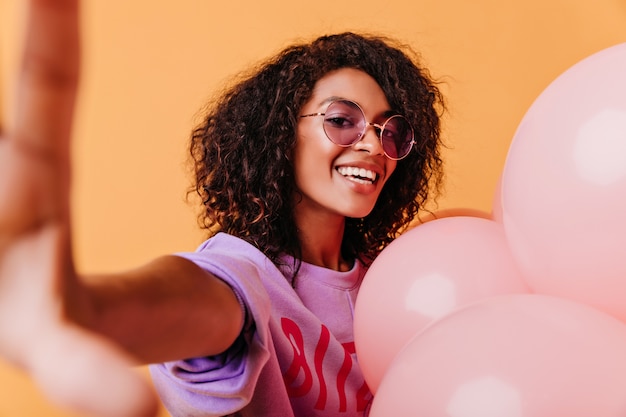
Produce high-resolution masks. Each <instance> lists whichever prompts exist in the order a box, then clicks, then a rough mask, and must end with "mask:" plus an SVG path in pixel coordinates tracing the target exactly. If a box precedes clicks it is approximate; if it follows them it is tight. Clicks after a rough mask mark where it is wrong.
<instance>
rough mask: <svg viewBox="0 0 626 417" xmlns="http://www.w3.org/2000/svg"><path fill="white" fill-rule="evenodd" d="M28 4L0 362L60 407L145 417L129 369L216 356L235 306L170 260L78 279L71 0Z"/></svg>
mask: <svg viewBox="0 0 626 417" xmlns="http://www.w3.org/2000/svg"><path fill="white" fill-rule="evenodd" d="M28 6H29V11H28V22H27V27H26V29H27V30H26V41H25V49H24V54H23V60H22V65H21V71H20V75H19V81H18V82H19V85H18V88H17V95H16V101H15V103H14V104H13V113H12V114H14V118H13V120H10V121H7V123H6V124H5V125H4V126H1V128H3V129H2V131H1V132H0V134H1V136H0V355H2V356H3V357H4V358H5V359H7V360H9V361H10V362H12V363H14V364H15V365H17V366H19V367H21V368H22V369H24V370H25V371H26V372H28V373H29V374H30V375H31V376H32V377H33V378H34V379H35V380H36V381H37V382H38V384H39V385H40V387H41V388H42V390H43V391H44V392H45V393H46V394H47V395H48V396H49V397H51V399H52V400H53V401H55V402H57V403H59V404H60V405H62V406H65V407H68V408H71V409H73V410H75V411H79V412H82V413H87V414H89V415H95V416H103V417H104V416H107V417H108V416H111V417H113V416H114V417H120V416H122V417H123V416H129V417H130V416H149V415H152V414H154V413H155V412H156V404H157V402H156V400H155V398H154V394H153V393H152V391H151V390H150V388H149V387H148V385H147V384H146V382H145V381H144V380H143V379H142V378H141V377H139V376H138V375H135V374H134V373H133V372H131V371H130V370H129V367H130V366H132V365H133V364H135V363H136V360H137V359H138V360H139V361H142V362H152V361H160V360H165V359H173V358H182V357H188V356H195V355H202V354H211V353H217V352H218V351H220V350H223V349H224V348H225V347H227V346H228V345H229V344H230V343H232V341H233V340H234V338H235V337H236V335H237V332H238V331H239V327H240V326H241V320H242V317H241V310H240V308H239V306H238V304H237V300H236V299H235V297H234V295H233V293H232V291H230V289H229V288H228V287H226V286H225V285H224V284H223V283H221V282H220V281H219V280H217V279H216V278H214V277H212V276H208V275H207V274H206V273H205V272H204V271H202V270H200V269H199V268H198V267H196V266H195V265H193V264H191V263H190V262H188V261H186V260H184V259H182V258H177V257H174V256H168V257H163V258H159V259H157V260H155V261H154V262H152V263H150V264H148V265H146V266H144V267H142V268H139V269H137V270H135V271H131V272H129V273H126V274H121V275H119V276H116V277H91V278H90V279H89V280H84V281H81V280H79V279H78V277H77V275H76V273H75V271H74V267H73V262H72V251H71V242H70V221H69V220H70V207H69V193H70V160H69V142H70V136H71V127H72V120H73V111H74V102H75V97H76V91H77V88H78V78H79V61H80V57H79V55H80V48H79V24H78V14H79V11H78V1H77V0H30V1H29V3H28ZM92 278H93V279H92ZM199 323H200V324H201V325H199Z"/></svg>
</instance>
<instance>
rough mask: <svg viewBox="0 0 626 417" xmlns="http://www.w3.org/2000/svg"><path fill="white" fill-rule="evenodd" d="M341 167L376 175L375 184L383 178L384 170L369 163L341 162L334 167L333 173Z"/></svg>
mask: <svg viewBox="0 0 626 417" xmlns="http://www.w3.org/2000/svg"><path fill="white" fill-rule="evenodd" d="M341 167H356V168H361V169H366V170H370V171H372V172H374V173H376V182H378V181H380V180H382V179H383V178H384V177H385V168H384V167H382V166H380V165H379V164H377V163H375V162H371V161H363V160H353V161H346V162H341V163H339V164H337V165H335V171H336V170H337V169H339V168H341Z"/></svg>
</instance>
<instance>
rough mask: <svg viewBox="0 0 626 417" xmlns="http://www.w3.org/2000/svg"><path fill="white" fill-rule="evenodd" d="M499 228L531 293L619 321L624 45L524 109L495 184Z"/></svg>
mask: <svg viewBox="0 0 626 417" xmlns="http://www.w3.org/2000/svg"><path fill="white" fill-rule="evenodd" d="M501 205H502V223H503V224H504V228H505V232H506V235H507V238H508V241H509V243H510V245H511V250H512V252H513V253H514V256H515V258H516V260H517V261H518V263H519V264H520V267H521V269H522V271H523V273H524V276H525V278H526V280H527V282H528V284H529V285H530V287H531V288H532V289H533V290H534V291H535V292H540V293H544V294H551V295H556V296H560V297H565V298H571V299H574V300H577V301H580V302H583V303H587V304H590V305H592V306H594V307H596V308H598V309H602V310H604V311H606V312H608V313H611V314H613V315H615V316H616V317H618V318H620V319H622V320H626V256H625V255H626V252H625V251H626V221H625V220H624V215H625V214H626V43H624V44H620V45H617V46H614V47H612V48H609V49H605V50H603V51H601V52H599V53H596V54H594V55H592V56H590V57H589V58H587V59H585V60H583V61H581V62H579V63H578V64H576V65H574V66H573V67H572V68H570V69H569V70H568V71H566V72H565V73H563V74H562V75H561V76H560V77H558V78H557V79H556V80H555V81H554V82H553V83H552V84H550V85H549V86H548V88H547V89H546V90H545V91H544V92H543V93H542V94H541V95H540V96H539V97H538V98H537V100H536V101H535V102H534V103H533V104H532V106H531V107H530V109H529V111H528V113H527V114H526V115H525V116H524V119H523V120H522V123H521V125H520V126H519V128H518V130H517V132H516V135H515V137H514V139H513V142H512V144H511V148H510V150H509V154H508V156H507V160H506V163H505V167H504V171H503V176H502V189H501Z"/></svg>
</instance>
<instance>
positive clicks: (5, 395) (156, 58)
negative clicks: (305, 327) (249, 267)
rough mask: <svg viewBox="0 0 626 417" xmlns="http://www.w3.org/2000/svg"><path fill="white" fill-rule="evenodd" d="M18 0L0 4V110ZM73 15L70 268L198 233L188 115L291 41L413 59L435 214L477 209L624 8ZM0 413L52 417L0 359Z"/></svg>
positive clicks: (210, 9) (153, 10)
mask: <svg viewBox="0 0 626 417" xmlns="http://www.w3.org/2000/svg"><path fill="white" fill-rule="evenodd" d="M18 3H21V2H20V1H19V0H0V36H1V37H2V38H1V43H0V45H1V46H2V47H3V49H2V54H3V55H2V57H3V61H2V66H1V68H2V69H3V78H4V81H3V84H4V87H5V89H4V90H3V95H4V96H5V99H6V96H7V95H8V91H9V90H10V88H7V86H8V85H10V84H11V80H12V79H13V76H14V70H13V69H14V64H15V50H16V47H15V45H17V33H18V31H17V28H18V27H19V24H18V22H19V20H16V18H15V12H16V9H18V8H19V7H18ZM83 14H84V33H85V42H84V44H85V47H86V51H85V54H84V58H85V63H84V69H85V74H84V78H83V91H82V95H81V99H80V106H79V110H78V116H79V120H78V122H77V124H76V130H75V133H76V135H75V136H76V138H77V139H78V140H77V142H76V144H75V147H74V152H75V175H76V178H75V182H74V191H75V194H74V199H75V201H74V203H75V205H74V207H75V213H74V221H75V243H76V256H77V263H78V265H79V267H80V268H82V270H85V271H93V270H97V271H102V270H115V269H119V268H125V267H128V266H132V265H135V264H137V263H139V262H143V261H144V260H146V259H149V258H151V257H152V256H155V255H158V254H161V253H165V252H172V251H177V250H187V249H193V248H194V247H195V245H196V244H197V243H198V242H199V240H200V239H201V235H200V234H199V233H198V231H197V230H196V226H195V217H194V210H193V209H192V208H190V206H189V205H187V204H186V203H185V202H184V194H185V193H184V192H185V188H186V186H187V179H186V178H187V177H186V174H185V171H184V166H183V161H184V156H185V143H186V139H187V134H188V132H189V129H190V127H191V126H192V123H193V118H194V115H195V113H196V111H197V110H198V109H199V108H200V106H201V105H202V104H203V102H204V101H205V99H206V98H207V97H208V96H209V95H210V94H211V92H212V91H214V90H215V89H216V88H217V87H218V86H219V85H220V82H222V81H224V80H225V79H227V77H228V76H229V75H232V74H233V73H234V72H236V71H238V70H240V69H244V68H245V67H246V66H247V65H248V64H250V63H254V62H256V61H258V60H260V59H262V58H264V57H266V56H268V55H269V54H272V53H273V52H276V51H277V50H279V49H280V48H282V47H283V46H285V45H287V44H288V43H290V42H291V41H293V40H298V39H302V38H305V39H309V38H311V37H312V36H316V35H319V34H322V33H328V32H337V31H343V30H347V29H349V30H365V31H373V32H379V33H383V34H389V35H392V36H395V37H399V38H400V39H402V40H404V41H406V42H408V43H410V44H412V45H413V46H414V47H415V48H417V49H418V50H420V51H422V53H423V57H424V59H425V61H426V62H427V63H428V64H429V66H430V68H431V69H432V72H433V74H434V75H435V76H437V77H439V78H440V79H441V80H443V81H445V86H444V92H445V93H446V95H447V97H448V101H449V106H450V112H449V114H448V117H447V119H446V121H445V123H446V135H447V137H448V143H449V145H450V149H449V150H448V151H447V152H446V154H445V157H446V160H447V166H448V167H447V175H448V179H447V183H446V184H447V193H446V195H445V197H444V198H443V199H441V201H440V208H473V209H479V210H485V211H488V210H490V208H491V200H492V197H493V191H494V187H495V184H496V182H497V180H498V178H499V175H500V172H501V170H502V166H503V164H504V159H505V155H506V151H507V149H508V145H509V142H510V140H511V138H512V136H513V133H514V131H515V129H516V127H517V125H518V123H519V121H520V120H521V118H522V116H523V114H524V112H525V111H526V109H527V108H528V107H529V106H530V104H531V103H532V101H533V100H534V99H535V98H536V97H537V95H538V94H539V93H540V92H541V91H542V90H543V89H544V88H545V87H546V86H547V84H548V83H549V82H550V81H551V80H553V79H554V78H555V77H556V76H557V75H559V74H560V73H561V72H563V71H564V70H565V69H567V68H568V67H570V66H571V65H573V64H574V63H576V62H577V61H579V60H581V59H582V58H584V57H586V56H588V55H590V54H592V53H593V52H596V51H599V50H600V49H603V48H606V47H608V46H611V45H614V44H616V43H620V42H626V1H624V0H595V1H593V2H591V1H588V0H525V1H521V0H517V1H502V0H473V1H467V0H448V1H438V2H435V1H425V0H388V1H386V2H381V1H379V0H376V1H373V0H359V1H355V0H344V1H341V2H337V1H332V2H325V1H318V2H305V3H302V2H285V1H284V0H266V1H263V2H259V1H256V0H231V1H222V2H209V1H206V0H181V1H177V2H170V1H159V0H157V1H154V0H153V1H146V0H135V1H128V2H125V1H109V2H107V1H97V0H89V1H86V3H85V5H84V10H83ZM5 415H6V416H44V415H45V416H65V414H63V413H61V412H59V411H55V409H54V407H52V406H50V405H48V404H47V403H46V402H45V400H43V399H42V398H40V397H39V395H38V394H37V392H36V390H35V389H34V388H33V387H32V386H31V384H30V383H29V382H28V381H27V380H26V379H25V378H24V377H23V376H21V375H20V374H19V373H17V372H15V371H13V370H11V369H10V368H9V367H7V366H5V365H3V364H2V363H1V362H0V416H5Z"/></svg>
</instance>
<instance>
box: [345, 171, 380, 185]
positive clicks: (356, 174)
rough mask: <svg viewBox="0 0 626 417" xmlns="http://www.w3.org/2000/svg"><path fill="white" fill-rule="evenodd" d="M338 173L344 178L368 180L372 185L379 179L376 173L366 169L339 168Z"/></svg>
mask: <svg viewBox="0 0 626 417" xmlns="http://www.w3.org/2000/svg"><path fill="white" fill-rule="evenodd" d="M337 171H338V172H339V173H340V174H341V175H343V176H344V177H353V178H354V179H357V180H360V181H363V180H364V179H367V180H368V182H370V183H371V182H374V181H376V177H377V175H376V173H375V172H374V171H370V170H369V169H365V168H358V167H339V168H337Z"/></svg>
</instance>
